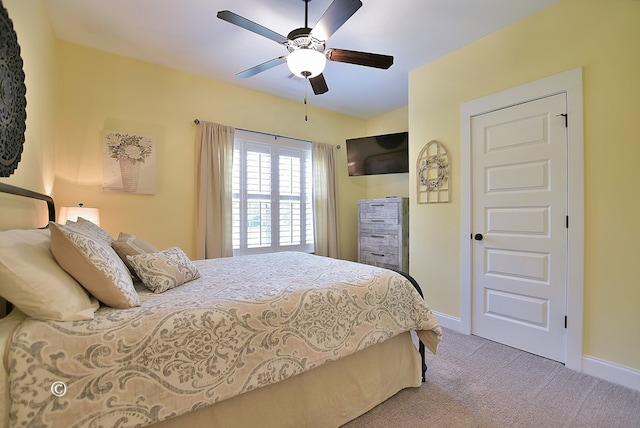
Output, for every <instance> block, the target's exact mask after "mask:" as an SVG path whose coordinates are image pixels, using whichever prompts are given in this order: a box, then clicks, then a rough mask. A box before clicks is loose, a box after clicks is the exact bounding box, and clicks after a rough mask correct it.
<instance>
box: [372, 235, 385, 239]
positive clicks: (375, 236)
mask: <svg viewBox="0 0 640 428" xmlns="http://www.w3.org/2000/svg"><path fill="white" fill-rule="evenodd" d="M371 237H372V238H384V235H371Z"/></svg>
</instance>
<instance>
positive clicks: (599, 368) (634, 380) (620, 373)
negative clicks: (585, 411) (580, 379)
mask: <svg viewBox="0 0 640 428" xmlns="http://www.w3.org/2000/svg"><path fill="white" fill-rule="evenodd" d="M582 360H583V362H582V367H583V371H584V373H586V374H588V375H591V376H594V377H597V378H599V379H603V380H606V381H609V382H613V383H615V384H618V385H622V386H625V387H627V388H631V389H634V390H636V391H640V370H636V369H632V368H630V367H625V366H621V365H619V364H615V363H610V362H608V361H605V360H601V359H599V358H595V357H590V356H588V355H585V356H584V358H583V359H582Z"/></svg>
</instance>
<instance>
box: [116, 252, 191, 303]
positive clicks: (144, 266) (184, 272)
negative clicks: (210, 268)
mask: <svg viewBox="0 0 640 428" xmlns="http://www.w3.org/2000/svg"><path fill="white" fill-rule="evenodd" d="M127 259H128V260H129V263H130V264H131V266H133V269H134V270H135V272H136V274H137V275H138V276H139V277H140V279H141V280H142V283H143V284H144V285H145V286H146V287H147V288H148V289H149V290H151V291H153V292H154V293H162V292H164V291H167V290H169V289H171V288H174V287H177V286H179V285H182V284H184V283H186V282H189V281H192V280H194V279H196V278H200V272H198V269H197V268H196V267H195V265H194V264H193V263H192V262H191V260H189V257H187V255H186V254H185V253H184V251H182V250H181V249H180V248H178V247H172V248H168V249H166V250H164V251H160V252H157V253H146V254H138V255H136V256H127Z"/></svg>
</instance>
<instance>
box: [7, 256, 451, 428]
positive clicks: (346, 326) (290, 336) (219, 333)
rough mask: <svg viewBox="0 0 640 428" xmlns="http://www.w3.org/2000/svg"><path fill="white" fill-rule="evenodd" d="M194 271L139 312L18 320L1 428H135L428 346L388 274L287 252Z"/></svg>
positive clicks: (417, 302) (432, 330) (434, 338)
mask: <svg viewBox="0 0 640 428" xmlns="http://www.w3.org/2000/svg"><path fill="white" fill-rule="evenodd" d="M194 263H195V264H196V266H197V268H198V270H199V271H200V274H201V277H200V278H199V279H197V280H194V281H191V282H189V283H187V284H184V285H182V286H180V287H177V288H174V289H171V290H169V291H166V292H164V293H162V294H154V293H152V292H150V291H148V290H146V289H143V288H139V289H138V293H139V298H140V302H141V306H139V307H135V308H130V309H111V308H106V307H102V308H100V309H99V310H98V311H97V312H96V315H95V319H93V320H90V321H73V322H57V321H38V320H35V319H31V318H28V319H26V320H25V321H23V322H22V323H21V325H20V326H19V327H18V328H17V329H16V331H15V332H14V334H13V339H12V342H11V344H10V348H9V352H8V357H7V358H8V367H9V382H10V384H9V387H10V397H11V406H10V421H11V426H65V427H91V426H136V425H137V426H144V425H148V424H151V423H154V422H157V421H160V420H164V419H168V418H171V417H174V416H178V415H180V414H183V413H186V412H189V411H192V410H195V409H198V408H200V407H203V406H207V405H209V404H212V403H215V402H218V401H221V400H224V399H226V398H230V397H233V396H235V395H238V394H242V393H243V392H246V391H250V390H253V389H256V388H259V387H261V386H265V385H268V384H272V383H275V382H278V381H281V380H284V379H286V378H288V377H291V376H294V375H296V374H299V373H302V372H305V371H307V370H311V369H313V368H314V367H317V366H319V365H322V364H324V363H327V362H329V361H333V360H337V359H339V358H342V357H344V356H347V355H349V354H352V353H355V352H357V351H359V350H361V349H364V348H366V347H368V346H370V345H373V344H376V343H380V342H382V341H385V340H387V339H389V338H391V337H394V336H396V335H398V334H400V333H402V332H405V331H409V330H415V331H416V332H417V334H418V337H419V338H420V339H421V341H422V342H423V343H424V344H425V345H426V347H427V348H428V349H430V350H431V351H432V352H435V351H436V349H437V347H438V343H439V340H440V337H441V330H440V327H439V326H438V323H437V321H436V320H435V317H434V316H433V314H432V313H431V311H430V310H429V308H428V306H427V305H426V303H425V302H424V300H423V299H422V298H421V297H420V295H419V294H418V292H417V291H416V290H415V288H414V287H413V286H412V285H411V283H410V282H409V281H408V280H406V279H405V278H404V277H403V276H402V275H399V274H397V273H395V272H392V271H389V270H386V269H381V268H376V267H373V266H367V265H362V264H358V263H353V262H348V261H343V260H336V259H331V258H325V257H319V256H314V255H309V254H305V253H296V252H286V253H275V254H265V255H256V256H243V257H233V258H222V259H210V260H202V261H195V262H194ZM58 382H59V383H58ZM52 385H57V386H58V389H57V390H56V391H55V392H57V393H58V395H59V396H58V395H56V394H54V393H53V392H52Z"/></svg>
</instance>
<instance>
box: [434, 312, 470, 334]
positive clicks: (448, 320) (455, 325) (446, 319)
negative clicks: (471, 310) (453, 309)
mask: <svg viewBox="0 0 640 428" xmlns="http://www.w3.org/2000/svg"><path fill="white" fill-rule="evenodd" d="M431 312H433V315H435V316H436V319H437V320H438V322H439V323H440V325H441V326H442V327H444V328H448V329H449V330H453V331H457V332H458V333H459V332H461V331H462V330H461V328H462V324H461V321H460V318H456V317H452V316H451V315H447V314H443V313H441V312H436V311H431Z"/></svg>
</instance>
